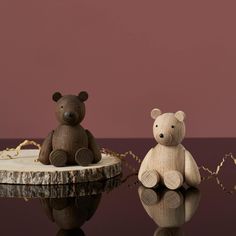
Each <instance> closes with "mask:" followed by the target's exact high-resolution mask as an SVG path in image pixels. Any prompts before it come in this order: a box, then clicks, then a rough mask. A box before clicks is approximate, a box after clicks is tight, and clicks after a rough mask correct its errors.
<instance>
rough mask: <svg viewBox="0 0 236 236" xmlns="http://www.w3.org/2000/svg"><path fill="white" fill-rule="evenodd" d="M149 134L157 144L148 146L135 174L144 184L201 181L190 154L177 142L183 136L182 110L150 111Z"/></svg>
mask: <svg viewBox="0 0 236 236" xmlns="http://www.w3.org/2000/svg"><path fill="white" fill-rule="evenodd" d="M151 117H152V118H153V119H154V120H155V121H154V124H153V135H154V138H155V139H156V141H157V145H156V146H155V147H153V148H151V149H150V150H149V152H148V153H147V155H146V156H145V158H144V160H143V161H142V163H141V166H140V169H139V173H138V178H139V180H140V181H141V182H142V184H143V185H144V186H145V187H147V188H153V187H156V186H158V185H159V184H163V185H165V186H166V187H167V188H169V189H173V190H174V189H177V188H179V187H181V186H182V185H183V183H186V184H188V185H189V186H193V187H196V186H197V185H199V184H200V182H201V176H200V173H199V170H198V166H197V164H196V162H195V161H194V159H193V157H192V155H191V154H190V152H189V151H187V150H186V149H185V148H184V146H183V145H182V144H181V142H182V140H183V139H184V136H185V124H184V119H185V113H184V112H182V111H178V112H176V113H164V114H161V111H160V110H159V109H157V108H155V109H153V110H152V111H151Z"/></svg>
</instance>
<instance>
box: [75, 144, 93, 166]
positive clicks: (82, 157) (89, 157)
mask: <svg viewBox="0 0 236 236" xmlns="http://www.w3.org/2000/svg"><path fill="white" fill-rule="evenodd" d="M93 159H94V157H93V153H92V151H91V150H89V149H88V148H80V149H78V150H77V152H76V153H75V162H76V163H77V164H78V165H80V166H87V165H89V164H91V163H93Z"/></svg>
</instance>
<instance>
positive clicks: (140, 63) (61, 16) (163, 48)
mask: <svg viewBox="0 0 236 236" xmlns="http://www.w3.org/2000/svg"><path fill="white" fill-rule="evenodd" d="M235 9H236V2H235V1H230V0H224V1H218V0H197V1H189V0H175V1H170V0H165V1H163V0H162V1H161V0H145V1H140V0H119V1H117V0H116V1H115V0H83V1H81V0H73V1H72V0H67V1H65V0H40V1H38V0H37V1H36V0H20V1H18V0H12V1H9V0H1V1H0V82H1V83H0V89H1V91H0V101H1V118H0V137H1V138H13V137H44V136H45V135H46V134H47V133H48V131H49V130H50V129H52V128H53V127H54V126H55V125H56V120H55V117H54V113H53V112H54V110H53V109H54V104H53V102H52V101H51V95H52V93H53V92H54V91H56V90H58V91H61V92H62V93H64V94H65V93H78V92H79V91H80V90H87V91H88V92H89V94H90V98H89V100H88V102H87V116H86V121H85V122H84V123H83V124H84V126H86V127H88V128H89V129H91V130H92V132H93V133H94V134H95V135H96V136H97V137H151V136H152V131H151V126H152V120H151V119H150V116H149V113H150V110H151V109H152V108H153V107H158V108H161V109H162V110H163V111H165V112H166V111H176V110H178V109H182V110H184V111H185V112H186V113H187V135H188V136H189V137H219V136H220V137H232V136H236V123H235V120H236V108H235V101H236V92H235V91H236V90H235V85H236V31H235V22H236V14H235Z"/></svg>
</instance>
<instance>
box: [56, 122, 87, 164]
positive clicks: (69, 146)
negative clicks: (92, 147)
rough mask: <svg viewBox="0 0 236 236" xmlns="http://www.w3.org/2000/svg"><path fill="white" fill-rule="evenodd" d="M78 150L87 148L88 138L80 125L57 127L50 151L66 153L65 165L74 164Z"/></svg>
mask: <svg viewBox="0 0 236 236" xmlns="http://www.w3.org/2000/svg"><path fill="white" fill-rule="evenodd" d="M80 148H88V136H87V133H86V131H85V130H84V128H83V127H82V126H81V125H79V124H78V125H76V126H69V125H59V126H58V127H57V128H56V129H55V130H54V132H53V136H52V149H53V150H57V149H59V150H64V151H66V152H67V154H68V162H67V164H69V165H71V164H72V165H73V164H76V162H75V154H76V152H77V151H78V150H79V149H80Z"/></svg>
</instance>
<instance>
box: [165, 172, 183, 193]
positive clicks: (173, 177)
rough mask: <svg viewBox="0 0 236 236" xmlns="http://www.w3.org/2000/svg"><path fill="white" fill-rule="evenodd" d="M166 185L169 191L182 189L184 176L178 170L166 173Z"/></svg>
mask: <svg viewBox="0 0 236 236" xmlns="http://www.w3.org/2000/svg"><path fill="white" fill-rule="evenodd" d="M164 184H165V186H166V187H167V188H169V189H177V188H180V187H181V186H182V184H183V175H182V174H181V173H180V172H179V171H176V170H170V171H167V172H165V173H164Z"/></svg>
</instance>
